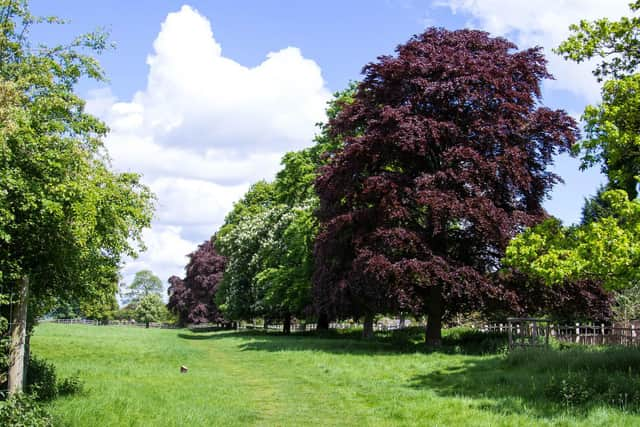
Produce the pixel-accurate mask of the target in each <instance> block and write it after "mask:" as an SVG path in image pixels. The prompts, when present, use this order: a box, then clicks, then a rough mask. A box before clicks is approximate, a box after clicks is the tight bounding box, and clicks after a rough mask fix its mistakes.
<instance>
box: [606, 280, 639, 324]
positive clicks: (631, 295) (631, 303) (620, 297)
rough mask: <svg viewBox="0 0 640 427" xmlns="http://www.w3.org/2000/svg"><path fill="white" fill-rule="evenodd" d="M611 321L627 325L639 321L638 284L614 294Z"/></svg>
mask: <svg viewBox="0 0 640 427" xmlns="http://www.w3.org/2000/svg"><path fill="white" fill-rule="evenodd" d="M612 308H613V315H614V317H613V319H614V320H615V321H617V322H622V323H627V322H629V321H631V320H636V319H640V284H637V283H636V284H634V285H633V286H630V287H629V288H627V289H623V290H621V291H619V292H616V294H615V304H614V305H613V307H612Z"/></svg>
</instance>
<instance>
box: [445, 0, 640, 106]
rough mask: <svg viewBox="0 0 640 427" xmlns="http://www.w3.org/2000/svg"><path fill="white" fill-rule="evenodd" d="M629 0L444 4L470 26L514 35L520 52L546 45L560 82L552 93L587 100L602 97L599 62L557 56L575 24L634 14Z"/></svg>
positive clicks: (458, 0) (449, 0) (463, 0)
mask: <svg viewBox="0 0 640 427" xmlns="http://www.w3.org/2000/svg"><path fill="white" fill-rule="evenodd" d="M628 3H629V2H628V1H627V0H611V1H602V0H538V1H514V0H441V1H438V3H437V4H438V5H440V6H446V7H448V8H449V9H450V10H451V12H452V13H454V14H456V13H461V14H464V15H467V16H469V18H470V19H469V22H468V26H470V27H474V28H479V29H483V30H486V31H488V32H490V33H492V34H495V35H502V36H506V37H508V38H509V39H510V40H513V41H514V42H516V44H518V47H520V48H526V47H532V46H542V47H543V48H544V49H545V54H546V56H547V59H548V60H549V70H550V71H551V73H552V74H553V75H554V76H555V78H556V80H554V81H547V82H546V83H545V85H546V87H547V89H550V90H567V91H569V92H571V93H573V94H574V95H576V96H579V97H581V98H582V99H584V100H585V101H586V102H589V103H592V102H595V101H596V100H597V99H598V98H599V93H600V89H599V84H598V83H597V82H596V80H595V78H594V77H593V76H592V75H591V70H592V69H593V62H584V63H582V64H576V63H573V62H568V61H565V60H564V59H562V58H561V57H560V56H558V55H555V54H554V53H552V51H551V49H553V48H555V47H557V46H558V45H559V44H560V43H561V42H562V41H563V40H565V39H566V38H567V36H568V35H569V25H571V24H574V23H577V22H579V21H580V20H581V19H587V20H593V19H598V18H603V17H607V18H610V19H618V18H620V17H621V16H623V15H625V14H628V11H629V7H628Z"/></svg>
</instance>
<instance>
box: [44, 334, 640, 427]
mask: <svg viewBox="0 0 640 427" xmlns="http://www.w3.org/2000/svg"><path fill="white" fill-rule="evenodd" d="M458 335H460V334H458ZM458 335H456V333H453V334H451V335H450V336H449V338H448V339H446V340H445V342H446V343H447V344H448V346H447V347H445V348H444V349H443V351H438V352H426V351H425V350H424V349H423V347H422V345H420V344H416V343H415V341H416V337H415V336H412V335H411V333H407V332H403V334H399V335H398V334H395V335H394V334H388V335H381V336H379V337H378V338H377V339H376V340H375V341H373V342H366V341H362V340H359V339H357V338H356V336H355V335H353V334H346V335H342V334H336V333H334V334H328V335H326V336H315V335H294V336H290V337H287V336H282V335H278V334H273V333H271V334H269V333H262V332H257V331H256V332H205V333H195V332H189V331H186V330H160V329H137V328H127V327H108V326H100V327H97V326H83V325H57V324H42V325H40V326H38V327H37V329H36V333H35V336H34V337H33V339H32V348H33V352H34V353H35V354H36V355H38V356H40V357H43V358H46V359H47V360H49V361H51V362H53V363H54V364H55V365H56V366H57V368H58V372H59V376H63V377H64V376H70V375H74V374H77V375H78V376H80V378H82V379H83V380H84V381H85V383H86V387H85V389H86V391H85V392H83V393H82V394H80V395H73V396H69V397H64V398H59V399H57V400H55V401H54V402H52V403H50V404H49V405H50V409H51V411H52V412H53V414H54V416H55V418H56V421H57V424H59V425H62V426H98V425H99V426H103V425H104V426H190V427H195V426H241V425H242V426H244V425H259V426H307V425H309V426H338V425H339V426H413V425H430V426H467V425H474V426H531V425H537V426H538V425H558V426H574V425H585V426H635V425H640V412H638V411H636V410H635V409H634V408H635V406H632V405H630V404H628V403H622V401H616V400H615V399H612V400H611V399H610V400H607V398H608V397H610V396H609V395H607V394H601V395H598V396H600V397H601V398H602V399H601V402H600V403H593V402H592V401H590V400H589V399H588V398H587V399H582V400H580V399H578V400H568V401H567V400H566V399H564V396H565V394H567V393H565V392H567V390H565V389H566V387H565V388H563V387H564V386H563V384H565V383H567V381H568V383H567V384H569V387H568V393H569V395H570V396H569V397H571V392H572V388H571V387H572V384H573V383H572V382H571V381H573V380H572V378H574V379H575V375H574V374H576V373H577V374H580V375H581V376H580V381H579V383H577V385H575V384H574V385H575V387H577V390H578V392H584V391H585V390H586V392H591V391H593V390H592V389H591V388H589V387H591V385H590V384H589V381H590V379H591V377H590V375H592V374H593V375H595V376H594V377H593V378H594V379H598V378H599V377H598V375H602V374H603V372H609V371H611V372H612V373H613V374H612V375H613V377H612V378H615V379H616V382H620V381H622V382H627V383H629V384H640V383H638V382H636V381H637V379H638V374H637V373H636V372H635V371H633V372H632V371H628V368H629V367H630V366H632V365H633V366H634V367H638V368H640V363H638V362H640V351H638V350H621V349H616V350H585V349H568V350H562V351H560V350H553V351H543V352H541V351H532V352H528V353H513V354H511V355H509V356H505V355H504V354H489V355H482V354H463V353H478V352H479V351H480V352H481V351H482V350H483V349H484V348H485V347H483V346H484V344H483V343H481V342H479V341H478V340H477V339H476V338H477V337H475V336H473V335H472V336H470V337H471V339H469V336H465V335H464V334H462V335H460V336H458ZM494 338H495V337H494ZM494 341H496V340H494ZM489 347H493V345H490V346H489ZM181 365H186V366H188V367H189V372H188V373H186V374H180V372H179V368H180V366H181ZM572 375H574V376H572ZM563 379H564V380H565V383H563V382H562V380H563ZM626 380H628V381H626ZM565 385H566V384H565ZM554 387H555V388H554ZM580 387H583V388H584V387H586V388H585V389H584V390H582V389H581V388H580ZM595 391H598V390H595ZM617 391H618V389H615V390H614V392H617ZM563 393H564V394H563ZM563 399H564V400H563Z"/></svg>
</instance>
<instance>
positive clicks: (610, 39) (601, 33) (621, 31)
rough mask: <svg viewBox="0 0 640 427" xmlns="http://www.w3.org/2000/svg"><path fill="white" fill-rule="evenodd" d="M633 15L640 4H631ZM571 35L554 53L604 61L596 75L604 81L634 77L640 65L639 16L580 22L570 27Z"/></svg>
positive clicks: (580, 59) (567, 57) (580, 60)
mask: <svg viewBox="0 0 640 427" xmlns="http://www.w3.org/2000/svg"><path fill="white" fill-rule="evenodd" d="M629 7H630V9H631V11H632V13H637V12H638V11H639V10H640V1H638V0H635V1H633V2H631V3H630V4H629ZM569 28H570V30H571V32H572V35H571V36H570V37H569V38H568V39H567V40H565V41H564V42H563V43H562V44H560V46H559V47H558V48H557V49H555V51H556V52H557V53H559V54H561V55H563V56H564V58H565V59H570V60H572V61H576V62H582V61H585V60H588V59H592V58H600V59H601V60H602V61H601V62H600V64H599V65H598V66H597V67H596V69H595V70H594V71H593V74H594V75H595V76H596V77H598V79H599V80H602V79H604V78H606V77H608V76H611V77H613V78H616V79H617V78H620V77H624V76H626V75H629V74H632V73H634V72H635V70H637V68H638V65H639V64H640V39H639V36H640V17H638V16H631V17H627V16H623V17H622V18H620V20H619V21H610V20H608V19H607V18H602V19H597V20H595V21H592V22H589V21H586V20H582V21H580V23H579V24H573V25H571V26H570V27H569Z"/></svg>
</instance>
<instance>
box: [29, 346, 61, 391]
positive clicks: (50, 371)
mask: <svg viewBox="0 0 640 427" xmlns="http://www.w3.org/2000/svg"><path fill="white" fill-rule="evenodd" d="M28 366H29V369H28V370H27V387H26V391H27V392H28V393H31V394H33V395H34V396H35V398H36V399H37V400H52V399H54V398H55V397H56V396H57V395H58V380H57V375H56V367H55V366H53V364H52V363H49V362H47V361H46V360H44V359H40V358H38V357H35V356H31V355H30V357H29V364H28Z"/></svg>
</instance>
